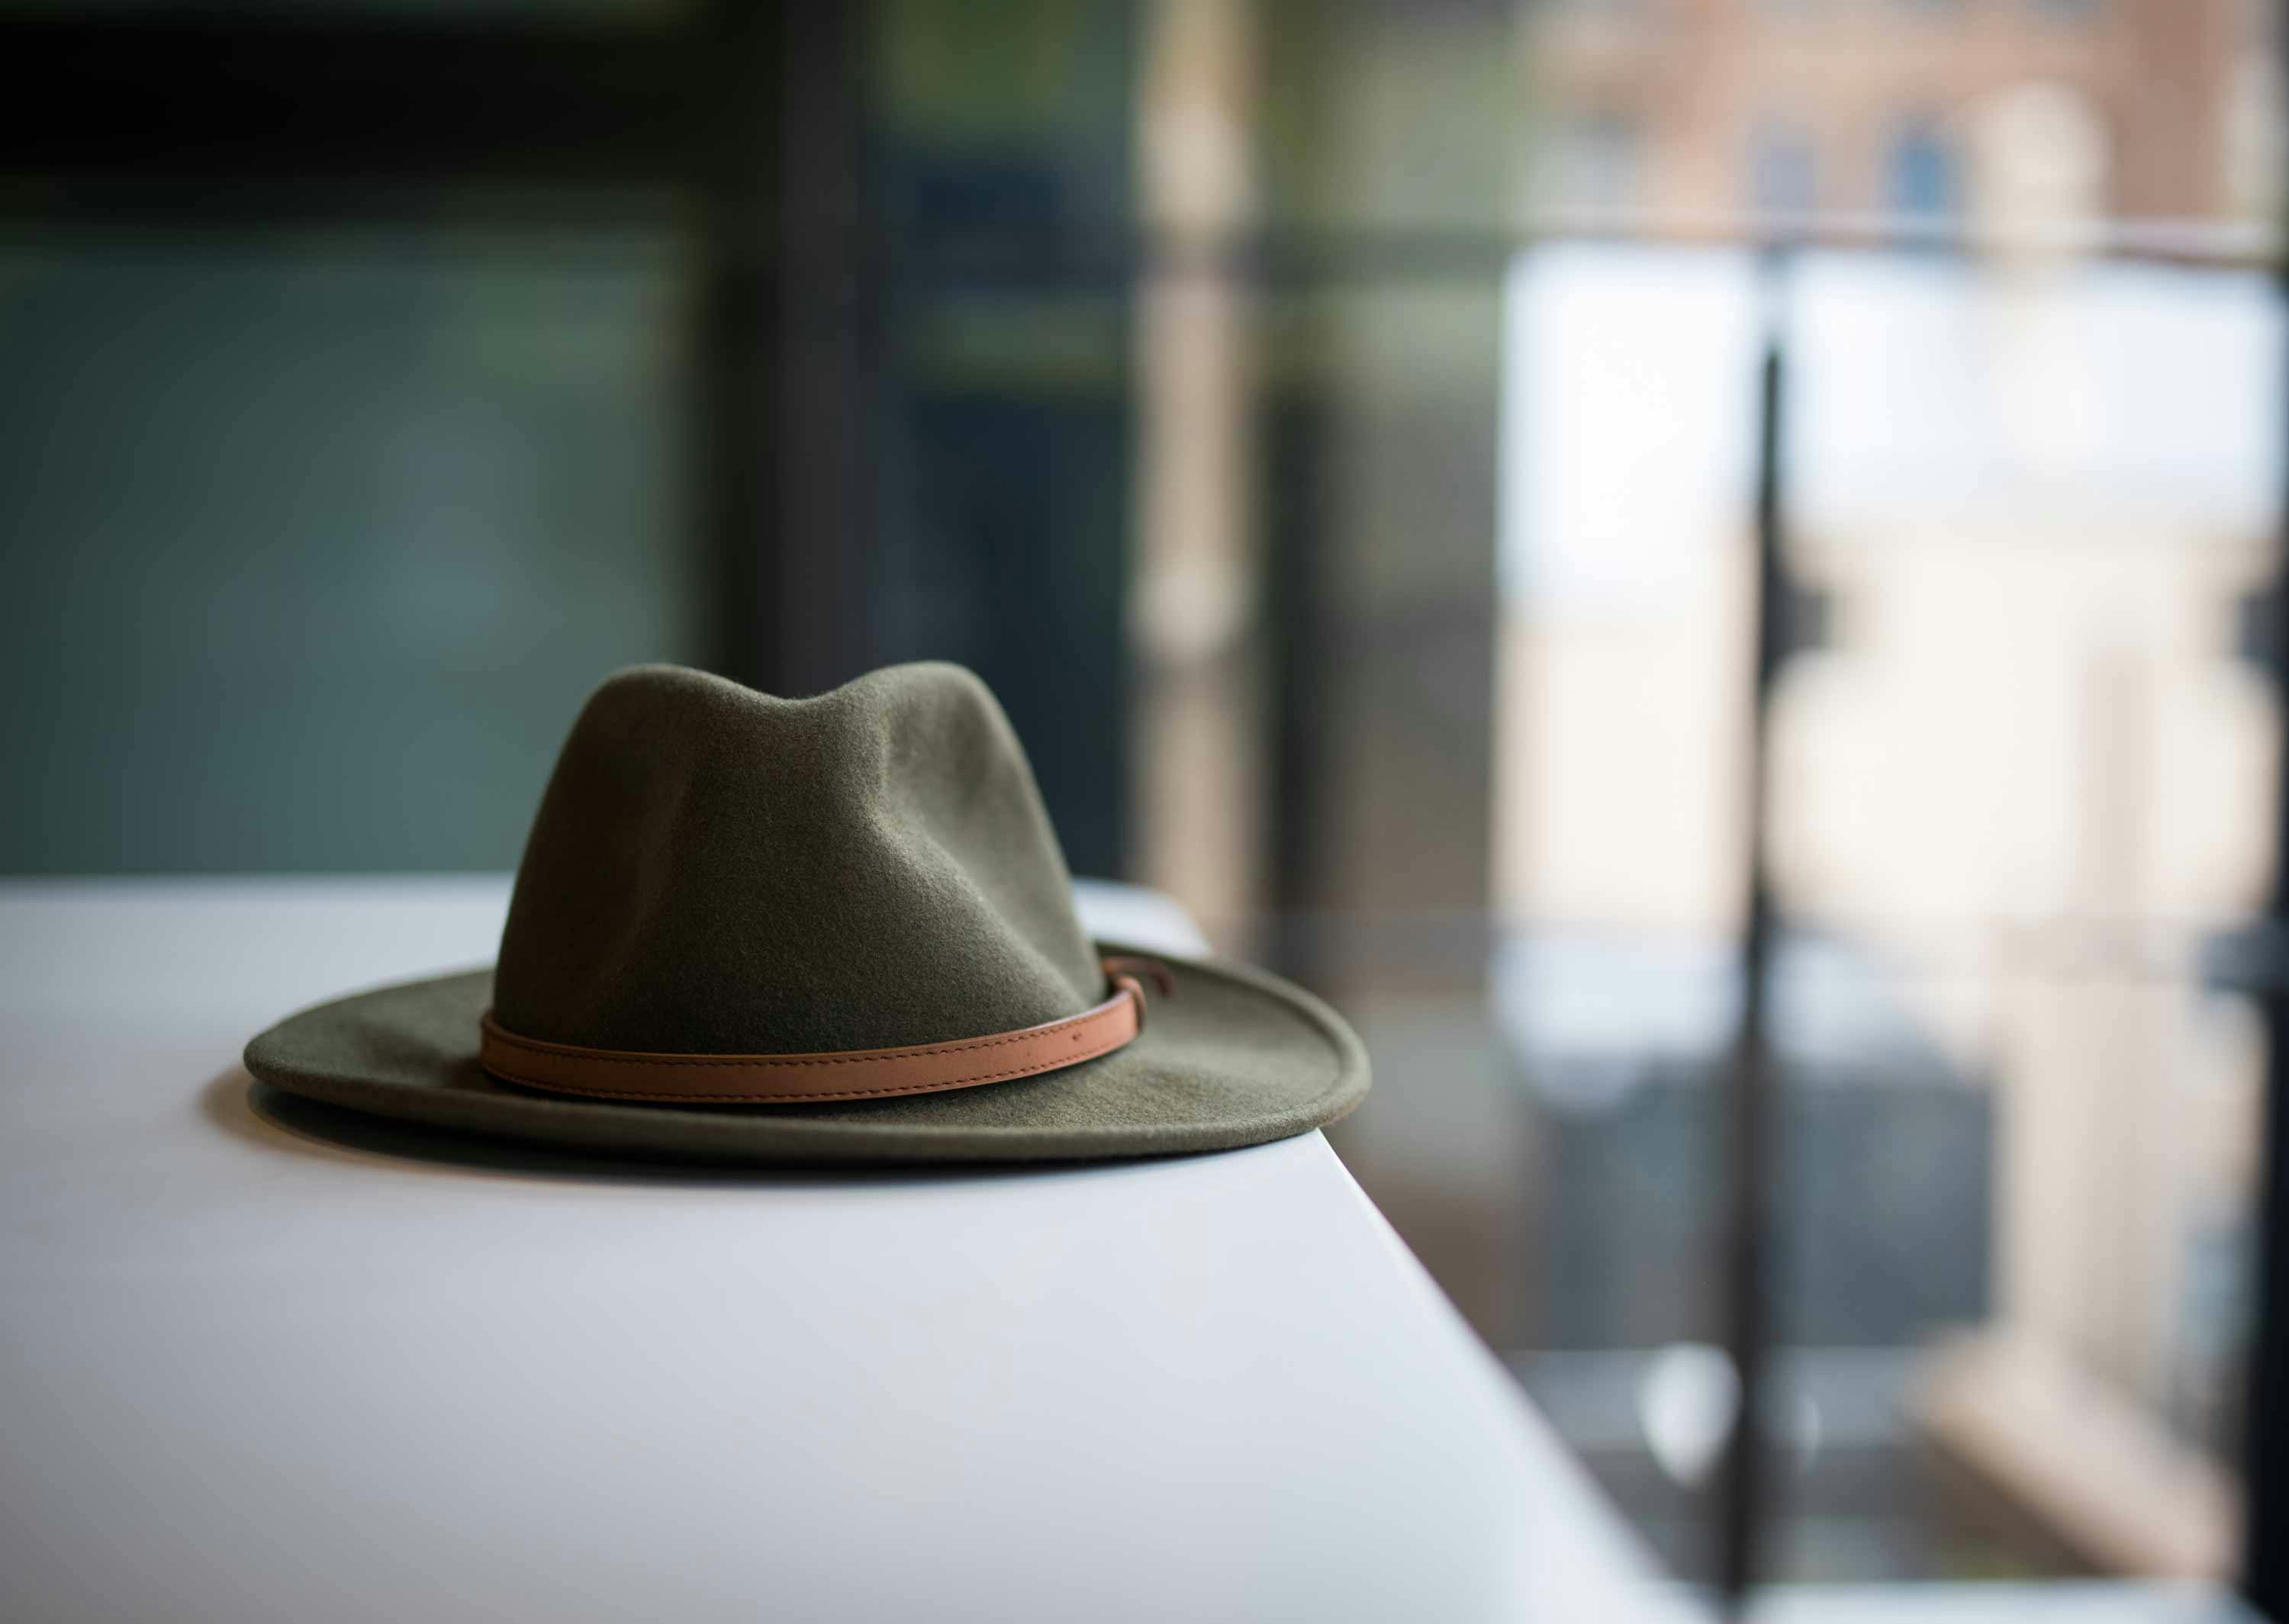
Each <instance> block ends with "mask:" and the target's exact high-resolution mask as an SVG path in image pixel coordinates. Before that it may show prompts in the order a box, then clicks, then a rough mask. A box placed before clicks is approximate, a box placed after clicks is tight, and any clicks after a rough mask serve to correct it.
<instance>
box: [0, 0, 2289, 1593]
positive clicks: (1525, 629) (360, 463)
mask: <svg viewBox="0 0 2289 1624" xmlns="http://www.w3.org/2000/svg"><path fill="white" fill-rule="evenodd" d="M2283 60H2284V55H2283V42H2282V38H2281V21H2280V17H2279V13H2278V10H2277V6H2276V4H2273V3H2272V0H1437V3H1436V4H1432V3H1430V0H1415V3H1413V4H1403V3H1401V0H1323V3H1314V0H968V3H967V4H951V3H943V0H941V3H932V0H873V4H863V5H862V4H852V5H849V6H832V5H828V6H795V5H787V6H785V7H781V8H773V7H769V6H754V7H748V6H738V5H724V6H713V7H711V6H706V5H701V4H696V3H694V4H676V3H675V0H483V3H482V4H478V3H470V4H445V3H444V0H437V3H435V4H429V3H426V0H330V3H328V4H299V5H291V6H289V5H284V4H280V5H277V6H275V7H267V6H263V5H260V4H252V3H251V0H250V3H249V4H244V5H232V4H222V3H221V0H213V3H211V4H203V5H171V6H161V7H156V8H152V7H146V6H140V5H137V4H132V0H0V549H4V553H0V565H4V567H0V687H4V689H5V692H6V694H7V702H6V704H5V705H4V706H0V784H4V785H5V792H4V793H0V869H4V870H6V871H7V872H12V873H16V874H20V875H49V874H89V873H96V874H148V873H178V872H232V873H242V872H269V871H277V872H344V871H362V872H375V871H379V872H394V871H404V872H435V871H440V870H471V869H474V870H499V869H506V868H508V867H511V866H513V865H514V863H515V861H516V858H517V856H518V853H519V850H520V846H521V841H522V834H523V830H524V827H525V824H526V822H527V819H528V817H529V816H530V810H531V808H532V807H533V805H534V802H535V800H536V799H537V797H538V792H539V790H540V787H541V784H542V782H543V779H544V777H545V776H546V772H547V770H548V767H549V765H550V763H551V761H552V760H553V758H554V752H555V749H556V746H557V744H558V743H559V741H560V740H561V738H562V735H563V733H564V730H565V728H567V726H568V725H569V723H570V720H571V718H572V716H573V714H574V712H575V711H576V710H577V709H578V705H579V704H580V703H581V700H582V699H583V697H585V696H586V692H587V690H588V689H590V688H591V687H592V686H593V685H594V683H595V682H596V681H598V680H599V679H601V678H602V676H603V675H604V674H605V673H608V672H610V670H612V669H614V668H615V667H617V666H619V665H625V664H627V663H630V662H634V661H638V660H649V659H667V660H677V661H682V662H686V663H690V664H694V665H704V666H706V667H709V668H711V669H714V670H717V671H721V672H723V673H727V674H730V675H732V676H734V677H737V678H739V679H740V680H742V681H748V682H750V683H753V684H754V685H756V686H759V687H762V688H764V689H769V690H771V691H775V692H781V693H807V692H812V691H817V690H818V689H824V688H826V687H830V686H832V685H833V684H835V683H838V682H840V681H844V680H846V679H848V678H849V677H851V676H854V675H856V674H857V673H860V672H862V671H865V670H866V669H869V668H871V667H873V666H874V665H881V664H883V663H886V662H889V661H892V660H901V659H909V658H919V657H944V658H951V659H956V660H960V661H962V662H964V663H966V664H968V665H971V666H973V667H974V668H976V669H977V671H979V672H980V673H983V674H984V675H985V677H986V678H987V680H988V681H990V682H991V683H992V684H993V687H994V688H995V689H996V690H997V691H998V692H999V693H1000V695H1001V697H1002V700H1003V702H1004V704H1005V705H1006V707H1007V708H1008V710H1009V712H1010V715H1011V717H1012V719H1013V720H1014V721H1015V723H1016V725H1017V729H1018V731H1019V733H1020V734H1021V735H1022V736H1023V737H1024V739H1025V744H1026V745H1027V747H1028V750H1029V752H1030V753H1031V755H1032V759H1033V763H1034V766H1035V768H1036V771H1037V773H1038V774H1039V776H1040V778H1041V784H1042V789H1043V792H1044V793H1045V795H1046V796H1047V798H1048V800H1049V805H1050V808H1051V810H1052V812H1053V814H1054V816H1055V817H1056V819H1057V825H1058V828H1059V830H1060V832H1061V833H1062V835H1063V837H1064V840H1065V847H1066V850H1067V854H1068V856H1069V857H1070V859H1071V861H1072V863H1073V867H1074V868H1075V870H1076V871H1077V872H1084V873H1089V874H1097V875H1109V876H1117V877H1126V878H1130V879H1134V880H1139V881H1141V882H1143V883H1145V884H1148V885H1152V886H1155V887H1160V888H1164V889H1166V890H1167V891H1168V892H1169V893H1171V894H1172V895H1174V896H1176V898H1177V899H1178V900H1180V901H1181V902H1182V903H1184V904H1185V905H1186V906H1187V907H1189V908H1190V909H1191V910H1192V912H1194V913H1195V914H1196V915H1197V916H1198V917H1199V919H1200V920H1201V921H1202V923H1203V924H1204V926H1205V927H1207V928H1208V931H1209V933H1210V935H1212V936H1213V937H1214V938H1215V939H1216V941H1217V942H1218V943H1219V944H1220V945H1222V946H1224V947H1225V948H1226V949H1228V950H1230V951H1234V952H1238V953H1241V954H1245V955H1248V956H1251V957H1255V958H1257V959H1263V960H1265V961H1268V962H1270V963H1272V964H1273V965H1274V966H1275V967H1279V968H1280V969H1282V970H1283V971H1284V972H1286V973H1287V974H1288V975H1293V976H1295V977H1296V978H1297V979H1300V980H1302V981H1303V982H1304V983H1306V984H1308V985H1310V986H1312V988H1313V989H1315V990H1316V991H1320V993H1322V994H1323V995H1325V996H1326V997H1328V999H1331V1000H1332V1001H1334V1002H1335V1003H1336V1004H1337V1005H1338V1006H1339V1007H1342V1008H1343V1009H1344V1010H1345V1011H1346V1012H1347V1013H1348V1014H1349V1015H1351V1016H1352V1019H1353V1020H1354V1021H1355V1022H1356V1023H1357V1024H1358V1026H1359V1027H1360V1031H1361V1032H1362V1034H1363V1036H1364V1037H1365V1038H1366V1039H1367V1041H1368V1046H1369V1047H1370V1049H1371V1050H1372V1051H1373V1054H1374V1057H1375V1063H1376V1074H1377V1079H1378V1080H1377V1087H1376V1094H1375V1095H1374V1096H1373V1098H1372V1099H1371V1100H1370V1102H1369V1103H1368V1105H1367V1106H1366V1107H1365V1108H1364V1109H1363V1110H1362V1111H1361V1112H1360V1114H1359V1115H1358V1116H1357V1117H1356V1118H1353V1119H1352V1120H1351V1121H1350V1122H1348V1123H1346V1124H1344V1125H1343V1126H1341V1127H1339V1128H1338V1129H1336V1130H1335V1131H1334V1132H1333V1133H1332V1134H1331V1137H1332V1138H1333V1139H1334V1141H1335V1142H1336V1146H1337V1148H1338V1149H1339V1150H1340V1151H1341V1153H1342V1155H1343V1157H1344V1160H1345V1161H1346V1162H1347V1163H1348V1165H1349V1166H1351V1168H1352V1171H1353V1172H1354V1173H1355V1174H1357V1176H1358V1177H1359V1179H1360V1182H1361V1183H1362V1184H1363V1185H1365V1187H1366V1188H1367V1190H1368V1193H1369V1194H1370V1195H1371V1196H1372V1197H1373V1198H1375V1200H1376V1203H1377V1204H1378V1205H1379V1206H1381V1207H1382V1208H1383V1210H1384V1212H1385V1213H1386V1214H1388V1215H1389V1216H1390V1217H1391V1219H1392V1222H1393V1223H1394V1224H1395V1225H1396V1226H1397V1227H1398V1229H1399V1230H1400V1232H1401V1234H1402V1235H1403V1236H1404V1237H1405V1238H1406V1239H1407V1240H1408V1244H1409V1245H1410V1246H1412V1247H1413V1248H1414V1249H1415V1250H1416V1253H1417V1254H1419V1255H1420V1256H1421V1257H1422V1258H1423V1260H1424V1262H1425V1263H1426V1264H1427V1265H1428V1266H1429V1267H1430V1269H1431V1270H1432V1272H1433V1273H1434V1274H1435V1275H1436V1276H1437V1278H1439V1280H1440V1283H1441V1284H1442V1285H1443V1286H1444V1287H1445V1288H1446V1289H1447V1291H1448V1293H1449V1294H1451V1295H1452V1297H1453V1298H1454V1300H1455V1301H1456V1303H1457V1304H1458V1305H1459V1306H1460V1307H1461V1309H1462V1310H1463V1311H1464V1314H1465V1315H1466V1316H1467V1317H1468V1318H1469V1319H1470V1320H1471V1322H1472V1325H1474V1326H1475V1327H1476V1328H1477V1330H1478V1331H1479V1333H1480V1334H1481V1335H1482V1336H1483V1337H1484V1338H1485V1339H1486V1341H1487V1343H1488V1344H1489V1345H1490V1346H1491V1347H1492V1348H1493V1349H1495V1352H1496V1354H1497V1355H1498V1356H1499V1357H1502V1358H1503V1360H1505V1361H1506V1363H1507V1364H1508V1365H1509V1366H1510V1368H1511V1370H1513V1371H1514V1372H1515V1373H1516V1375H1517V1378H1518V1380H1519V1381H1520V1382H1521V1383H1522V1384H1523V1386H1524V1388H1525V1389H1526V1390H1527V1392H1528V1393H1529V1394H1530V1395H1531V1396H1532V1397H1533V1398H1534V1399H1535V1402H1536V1404H1537V1405H1539V1406H1540V1408H1541V1409H1542V1410H1543V1413H1545V1414H1546V1415H1547V1417H1548V1418H1549V1420H1550V1421H1551V1424H1552V1425H1553V1426H1554V1427H1555V1428H1556V1429H1557V1430H1558V1431H1559V1434H1560V1435H1561V1436H1562V1437H1564V1438H1565V1439H1566V1440H1567V1443H1568V1444H1569V1445H1571V1446H1572V1447H1573V1448H1574V1449H1575V1451H1577V1452H1578V1453H1580V1455H1581V1456H1582V1458H1583V1460H1584V1461H1585V1462H1587V1464H1588V1465H1589V1467H1590V1468H1591V1470H1592V1472H1593V1473H1594V1474H1595V1476H1596V1477H1598V1479H1599V1481H1600V1483H1601V1484H1602V1485H1604V1486H1605V1488H1606V1489H1607V1491H1608V1492H1609V1493H1610V1494H1611V1496H1612V1497H1613V1498H1614V1500H1615V1502H1616V1503H1617V1504H1618V1505H1619V1506H1620V1507H1621V1508H1622V1509H1623V1510H1624V1511H1625V1512H1626V1513H1627V1515H1628V1516H1629V1517H1631V1519H1632V1520H1633V1521H1634V1522H1635V1524H1637V1525H1638V1526H1639V1529H1640V1530H1641V1531H1642V1532H1643V1533H1644V1535H1645V1536H1646V1538H1647V1541H1648V1542H1649V1543H1650V1544H1651V1546H1652V1547H1653V1548H1655V1549H1656V1550H1657V1551H1658V1552H1659V1554H1660V1555H1661V1556H1662V1558H1663V1560H1664V1561H1665V1562H1666V1563H1667V1564H1669V1565H1670V1566H1671V1568H1672V1569H1673V1570H1674V1571H1675V1572H1678V1573H1679V1575H1680V1576H1682V1577H1684V1578H1687V1579H1688V1580H1708V1579H1722V1578H1728V1577H1737V1576H1738V1572H1739V1571H1740V1569H1741V1567H1742V1564H1743V1563H1744V1562H1748V1561H1749V1560H1750V1558H1749V1556H1745V1555H1744V1554H1743V1553H1744V1552H1751V1551H1752V1552H1753V1565H1754V1568H1755V1570H1756V1572H1757V1575H1758V1576H1759V1577H1760V1578H1762V1579H1764V1580H1769V1581H1771V1582H1774V1583H1780V1584H1785V1583H1789V1582H1792V1581H1799V1580H1853V1581H1881V1582H1890V1581H1908V1580H1975V1579H1997V1578H2012V1579H2027V1580H2050V1579H2059V1580H2067V1579H2077V1578H2080V1579H2088V1578H2093V1577H2131V1578H2136V1577H2176V1578H2183V1577H2195V1578H2210V1579H2214V1580H2221V1581H2223V1582H2229V1583H2230V1582H2236V1581H2237V1580H2245V1581H2246V1583H2247V1585H2248V1587H2249V1588H2250V1590H2251V1592H2252V1594H2253V1596H2254V1597H2255V1598H2256V1599H2257V1600H2258V1601H2259V1603H2260V1604H2261V1605H2262V1606H2264V1607H2266V1608H2268V1609H2270V1610H2272V1611H2273V1612H2276V1613H2277V1614H2278V1615H2281V1616H2289V1573H2285V1572H2282V1571H2280V1570H2281V1569H2282V1567H2283V1566H2284V1564H2289V1483H2284V1484H2276V1483H2275V1482H2274V1477H2275V1475H2276V1473H2277V1471H2278V1469H2279V1468H2278V1467H2277V1464H2276V1463H2277V1462H2280V1463H2282V1464H2289V1416H2279V1415H2275V1414H2273V1413H2271V1411H2270V1409H2269V1406H2268V1405H2266V1404H2265V1403H2262V1402H2258V1403H2252V1402H2250V1400H2249V1397H2248V1396H2249V1395H2251V1394H2256V1395H2258V1396H2259V1397H2263V1396H2265V1395H2267V1394H2269V1393H2271V1392H2273V1391H2276V1390H2283V1389H2289V1326H2285V1325H2283V1324H2281V1323H2280V1321H2281V1320H2282V1319H2283V1318H2285V1317H2289V1297H2285V1298H2284V1300H2283V1301H2284V1306H2283V1308H2282V1309H2281V1310H2279V1311H2278V1312H2269V1311H2268V1310H2267V1307H2266V1298H2267V1295H2268V1294H2267V1293H2266V1291H2265V1290H2263V1289H2262V1283H2263V1282H2264V1281H2265V1280H2266V1279H2267V1278H2271V1277H2270V1275H2269V1271H2278V1270H2281V1269H2282V1268H2283V1267H2284V1263H2283V1260H2285V1259H2289V1244H2284V1245H2276V1244H2275V1238H2276V1237H2277V1235H2278V1233H2279V1232H2280V1231H2281V1230H2283V1228H2284V1226H2285V1224H2289V1218H2285V1217H2283V1216H2279V1215H2273V1214H2279V1213H2285V1212H2289V1205H2284V1204H2277V1203H2276V1202H2274V1201H2273V1200H2272V1199H2271V1198H2269V1194H2268V1191H2269V1187H2270V1185H2271V1184H2272V1182H2274V1181H2275V1180H2277V1179H2280V1178H2282V1177H2283V1169H2282V1166H2281V1164H2282V1162H2283V1159H2284V1158H2282V1157H2280V1156H2277V1155H2274V1154H2269V1152H2268V1150H2267V1144H2266V1142H2267V1138H2268V1134H2269V1131H2270V1130H2269V1126H2268V1124H2269V1121H2270V1120H2272V1118H2271V1117H2270V1116H2269V1112H2268V1111H2267V1108H2266V1101H2267V1098H2268V1095H2269V1092H2272V1093H2275V1094H2279V1093H2281V1092H2282V1090H2283V1087H2284V1084H2283V1079H2284V1077H2289V1060H2284V1059H2283V1058H2282V1055H2283V1051H2284V1050H2285V1047H2289V1045H2285V1043H2284V1042H2283V1041H2282V1040H2281V1034H2282V1033H2283V1032H2284V1031H2289V1026H2285V1024H2284V1021H2283V1017H2282V1013H2281V999H2280V997H2279V994H2278V991H2277V989H2278V983H2279V982H2280V979H2281V977H2280V975H2278V974H2277V964H2278V961H2279V959H2280V953H2279V952H2278V951H2277V942H2278V940H2279V939H2280V938H2279V935H2278V931H2277V921H2279V920H2281V919H2284V918H2285V917H2289V904H2285V901H2284V898H2285V895H2289V893H2285V891H2284V889H2283V882H2282V879H2281V873H2282V870H2283V864H2282V856H2283V831H2284V827H2285V822H2284V810H2283V808H2284V797H2283V794H2282V781H2283V771H2284V754H2283V750H2282V743H2281V735H2282V725H2281V710H2282V707H2281V697H2280V684H2279V678H2280V676H2281V672H2282V665H2283V660H2284V656H2285V651H2289V639H2285V637H2284V636H2283V634H2282V630H2281V626H2282V620H2283V612H2284V605H2285V601H2289V599H2285V594H2284V593H2283V590H2282V585H2281V579H2282V563H2283V555H2282V540H2281V538H2282V513H2281V509H2282V501H2283V493H2284V490H2285V489H2289V412H2285V409H2284V385H2285V381H2289V331H2285V320H2284V310H2285V302H2284V301H2285V295H2284V283H2283V281H2282V279H2281V277H2280V276H2279V275H2278V274H2277V270H2276V265H2277V259H2278V257H2279V243H2278V235H2277V221H2278V217H2279V214H2280V205H2281V203H2282V200H2283V198H2284V195H2285V180H2289V177H2285V169H2284V163H2283V151H2284V142H2283V126H2284V82H2283V72H2282V62H2283ZM1744 963H1746V964H1748V965H1751V966H1752V967H1755V968H1756V972H1757V973H1756V975H1755V977H1754V980H1753V984H1754V985H1756V986H1757V987H1759V989H1760V990H1761V991H1760V993H1759V997H1758V998H1757V999H1753V1000H1747V999H1743V988H1744V986H1745V985H1749V984H1751V982H1750V981H1748V980H1745V979H1744V976H1743V964H1744ZM1752 1004H1753V1006H1754V1011H1753V1014H1752V1015H1751V1019H1750V1026H1751V1036H1752V1038H1753V1039H1755V1041H1752V1042H1750V1043H1746V1044H1744V1043H1743V1042H1742V1041H1741V1032H1742V1028H1743V1015H1744V1011H1747V1010H1748V1009H1749V1007H1750V1006H1751V1005H1752ZM1744 1146H1748V1147H1751V1148H1753V1149H1754V1152H1755V1153H1754V1154H1753V1155H1748V1156H1747V1157H1746V1159H1744V1154H1745V1153H1744V1149H1743V1147H1744ZM1744 1191H1745V1193H1746V1195H1747V1196H1748V1197H1749V1198H1748V1199H1745V1200H1744V1199H1743V1196H1744ZM1743 1235H1747V1236H1750V1237H1751V1238H1760V1239H1761V1246H1756V1247H1752V1248H1751V1252H1752V1253H1753V1257H1754V1259H1755V1260H1757V1261H1754V1262H1751V1263H1743V1261H1742V1258H1743V1253H1742V1247H1741V1246H1740V1245H1739V1244H1737V1243H1738V1242H1739V1239H1740V1238H1741V1237H1742V1236H1743ZM2277 1342H2279V1343H2280V1344H2281V1345H2280V1346H2277ZM1743 1369H1747V1370H1749V1371H1751V1372H1752V1373H1754V1378H1753V1380H1752V1381H1751V1383H1750V1384H1749V1385H1748V1387H1747V1389H1744V1387H1743V1379H1742V1372H1743ZM1744 1390H1745V1391H1746V1392H1747V1393H1748V1395H1749V1397H1750V1398H1751V1403H1750V1405H1748V1409H1749V1412H1750V1413H1751V1414H1753V1415H1755V1416H1757V1417H1758V1418H1759V1419H1758V1421H1757V1422H1756V1426H1755V1429H1754V1431H1753V1434H1752V1435H1743V1436H1752V1437H1753V1438H1754V1439H1757V1440H1761V1447H1760V1448H1759V1449H1758V1450H1753V1451H1746V1450H1744V1451H1738V1452H1735V1454H1734V1455H1733V1456H1731V1457H1730V1458H1731V1459H1732V1460H1733V1461H1734V1462H1735V1464H1734V1465H1733V1467H1732V1468H1731V1469H1729V1470H1728V1469H1727V1465H1726V1462H1727V1459H1728V1456H1727V1449H1728V1438H1729V1437H1734V1436H1735V1434H1736V1433H1740V1431H1741V1429H1737V1428H1736V1427H1735V1416H1736V1415H1737V1414H1738V1413H1740V1412H1741V1411H1742V1409H1743V1393H1744ZM1755 1455H1761V1457H1762V1466H1761V1467H1760V1468H1758V1467H1754V1466H1742V1465H1741V1464H1739V1462H1740V1461H1741V1460H1743V1459H1744V1458H1748V1457H1751V1456H1755ZM1728 1508H1730V1510H1729V1511H1728ZM2276 1553H2278V1555H2276Z"/></svg>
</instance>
